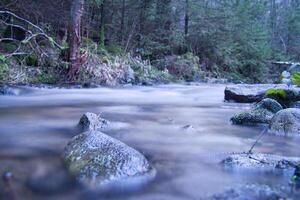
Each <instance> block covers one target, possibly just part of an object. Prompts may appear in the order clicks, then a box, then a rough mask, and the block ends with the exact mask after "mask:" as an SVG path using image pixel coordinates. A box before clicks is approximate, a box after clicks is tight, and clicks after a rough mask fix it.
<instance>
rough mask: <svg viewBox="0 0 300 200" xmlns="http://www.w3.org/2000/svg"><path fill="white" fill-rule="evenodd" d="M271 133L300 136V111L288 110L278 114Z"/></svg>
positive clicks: (295, 109) (273, 121)
mask: <svg viewBox="0 0 300 200" xmlns="http://www.w3.org/2000/svg"><path fill="white" fill-rule="evenodd" d="M269 131H270V132H272V133H275V134H277V135H293V134H300V109H298V108H288V109H284V110H281V111H279V112H278V113H276V115H274V117H273V118H272V120H271V123H270V129H269Z"/></svg>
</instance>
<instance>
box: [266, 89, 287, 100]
mask: <svg viewBox="0 0 300 200" xmlns="http://www.w3.org/2000/svg"><path fill="white" fill-rule="evenodd" d="M265 95H266V96H276V97H279V98H285V97H286V92H285V90H284V89H273V88H270V89H268V90H267V91H266V93H265Z"/></svg>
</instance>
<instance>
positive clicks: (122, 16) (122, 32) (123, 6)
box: [119, 0, 126, 45]
mask: <svg viewBox="0 0 300 200" xmlns="http://www.w3.org/2000/svg"><path fill="white" fill-rule="evenodd" d="M125 6H126V2H125V0H122V14H121V27H120V36H119V41H120V44H121V45H122V44H123V37H124V36H123V35H124V25H125Z"/></svg>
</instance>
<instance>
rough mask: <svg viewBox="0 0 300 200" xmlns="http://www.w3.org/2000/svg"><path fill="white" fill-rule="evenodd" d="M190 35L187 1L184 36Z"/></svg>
mask: <svg viewBox="0 0 300 200" xmlns="http://www.w3.org/2000/svg"><path fill="white" fill-rule="evenodd" d="M188 33H189V0H186V1H185V17H184V34H185V35H187V34H188Z"/></svg>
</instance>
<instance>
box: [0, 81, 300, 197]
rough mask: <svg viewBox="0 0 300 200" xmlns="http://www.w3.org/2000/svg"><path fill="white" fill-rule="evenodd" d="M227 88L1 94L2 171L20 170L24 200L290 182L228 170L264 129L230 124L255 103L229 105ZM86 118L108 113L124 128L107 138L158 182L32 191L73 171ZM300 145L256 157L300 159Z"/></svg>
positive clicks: (268, 146) (193, 193) (288, 142)
mask: <svg viewBox="0 0 300 200" xmlns="http://www.w3.org/2000/svg"><path fill="white" fill-rule="evenodd" d="M224 88H225V86H224V85H207V84H200V85H162V86H153V87H127V88H115V89H112V88H96V89H34V90H33V92H31V93H28V94H25V95H22V96H0V163H1V164H0V172H1V173H3V172H4V171H11V172H13V174H14V181H13V183H14V187H15V191H16V193H17V194H18V196H19V199H33V200H35V199H120V200H121V199H122V200H126V199H130V200H133V199H137V200H148V199H149V200H164V199H166V200H167V199H168V200H169V199H171V200H172V199H199V198H205V197H206V196H209V195H212V194H214V193H217V192H222V191H224V190H225V189H227V188H230V187H235V186H238V185H240V184H245V183H266V184H271V185H276V184H279V183H287V182H288V181H287V180H288V179H289V177H287V176H282V175H280V174H269V173H260V172H257V171H228V170H225V169H224V168H223V167H222V166H221V165H220V161H221V160H222V159H223V158H225V157H226V152H228V153H230V152H242V151H247V150H249V148H250V146H251V145H252V144H253V142H254V141H255V139H256V137H257V136H258V135H259V133H260V131H261V129H262V127H241V126H233V125H231V124H230V122H229V119H230V117H231V116H232V115H233V114H234V113H236V112H238V111H240V110H242V109H247V108H249V106H250V105H249V104H238V103H226V102H224V101H223V99H224V94H223V92H224ZM85 112H95V113H102V115H103V117H104V118H106V119H108V120H110V121H112V122H114V123H116V124H118V125H119V126H117V128H116V129H114V130H110V131H108V132H107V134H108V135H110V136H112V137H115V138H117V139H119V140H121V141H123V142H124V143H126V144H128V145H129V146H131V147H133V148H136V149H137V150H139V151H140V152H142V153H143V154H144V155H145V156H146V157H147V158H148V159H149V161H150V162H151V163H152V164H153V166H154V167H155V168H156V170H157V176H156V178H155V180H154V181H153V182H151V183H149V184H147V185H144V186H143V187H142V188H132V191H124V190H121V191H120V190H117V189H116V190H114V191H112V192H111V193H106V194H91V193H89V192H86V191H84V190H83V189H82V188H81V187H80V186H72V187H68V190H67V189H66V190H63V191H60V192H53V193H51V194H43V193H36V192H33V191H31V189H30V187H28V184H26V183H27V181H28V179H30V177H34V176H37V175H38V174H39V173H44V172H45V171H46V173H47V170H51V169H52V170H53V169H54V170H56V171H57V173H65V171H64V168H63V164H62V161H61V157H60V156H61V153H62V151H63V148H64V146H65V145H66V143H67V142H68V141H69V140H70V139H71V138H72V137H73V136H74V135H76V134H78V133H79V132H78V130H77V129H76V124H77V123H78V120H79V118H80V117H81V115H82V114H84V113H85ZM299 142H300V140H299V139H298V138H283V137H276V136H273V135H267V136H265V137H264V138H263V139H262V140H261V142H260V143H259V144H258V146H257V147H256V148H255V151H257V152H263V153H274V154H279V155H285V156H299V155H300V149H299V148H298V147H299ZM45 181H48V180H47V179H45ZM0 186H3V183H1V185H0ZM89 195H92V197H90V198H87V197H88V196H89Z"/></svg>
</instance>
